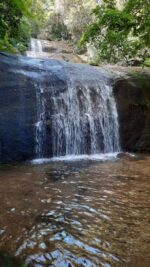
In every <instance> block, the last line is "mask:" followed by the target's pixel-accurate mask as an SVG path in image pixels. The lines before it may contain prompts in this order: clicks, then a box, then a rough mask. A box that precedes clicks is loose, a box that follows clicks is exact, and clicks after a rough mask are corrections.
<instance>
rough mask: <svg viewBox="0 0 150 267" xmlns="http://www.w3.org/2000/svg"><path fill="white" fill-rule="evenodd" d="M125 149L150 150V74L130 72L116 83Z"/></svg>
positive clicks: (123, 147) (122, 142) (122, 140)
mask: <svg viewBox="0 0 150 267" xmlns="http://www.w3.org/2000/svg"><path fill="white" fill-rule="evenodd" d="M114 92H115V96H116V101H117V108H118V113H119V124H120V138H121V145H122V149H123V150H124V151H133V152H150V74H148V73H146V74H144V73H143V74H140V73H136V74H132V75H131V74H130V75H129V76H128V77H126V78H122V79H120V80H118V81H117V82H116V83H115V86H114Z"/></svg>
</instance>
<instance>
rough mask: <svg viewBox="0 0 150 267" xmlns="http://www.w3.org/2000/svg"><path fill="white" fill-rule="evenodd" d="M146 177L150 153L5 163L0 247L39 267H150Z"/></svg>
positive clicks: (0, 173)
mask: <svg viewBox="0 0 150 267" xmlns="http://www.w3.org/2000/svg"><path fill="white" fill-rule="evenodd" d="M149 179H150V156H138V157H136V158H132V157H127V156H126V157H123V158H120V159H118V160H115V161H107V162H96V161H95V162H92V161H91V162H90V161H89V162H88V161H80V162H72V163H71V162H56V163H54V162H53V163H47V164H43V165H30V164H25V165H19V166H16V165H15V166H14V165H13V166H12V165H3V166H1V167H0V184H1V186H0V250H1V251H7V252H10V253H12V254H13V255H16V256H18V257H20V258H23V259H24V260H25V262H26V265H27V266H34V267H35V266H36V267H42V266H49V267H52V266H57V267H74V266H80V267H83V266H86V267H98V266H104V267H110V266H121V267H122V266H129V267H149V266H150V224H149V223H150V217H149V215H150V183H149ZM2 267H5V266H2Z"/></svg>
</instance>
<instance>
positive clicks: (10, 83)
mask: <svg viewBox="0 0 150 267" xmlns="http://www.w3.org/2000/svg"><path fill="white" fill-rule="evenodd" d="M53 65H54V69H53ZM60 68H61V67H60V64H58V63H57V64H56V62H55V61H52V62H49V63H46V62H44V61H42V60H34V59H33V60H32V59H29V58H26V57H16V56H8V55H6V54H3V53H0V162H1V163H7V162H15V161H24V160H30V159H33V158H34V156H35V123H36V122H37V101H36V90H37V87H39V86H42V87H43V88H44V90H45V93H46V91H48V90H50V83H51V81H53V84H55V83H57V84H58V89H60V90H64V82H63V78H62V77H58V75H57V71H58V72H59V69H60ZM49 69H51V71H50V70H49ZM60 76H61V75H60Z"/></svg>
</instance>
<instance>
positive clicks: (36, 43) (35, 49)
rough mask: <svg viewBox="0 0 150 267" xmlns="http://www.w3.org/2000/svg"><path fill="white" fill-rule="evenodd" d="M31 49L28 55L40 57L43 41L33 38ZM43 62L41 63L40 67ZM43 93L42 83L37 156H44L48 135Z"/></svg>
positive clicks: (39, 86)
mask: <svg viewBox="0 0 150 267" xmlns="http://www.w3.org/2000/svg"><path fill="white" fill-rule="evenodd" d="M30 49H31V51H28V52H27V56H33V57H35V58H38V55H39V53H42V42H41V40H40V39H34V38H32V39H31V42H30ZM40 67H41V64H39V69H40ZM42 94H43V88H42V86H41V85H40V84H38V85H37V89H36V101H37V122H36V123H35V126H36V130H35V144H36V145H35V155H36V158H43V157H44V151H43V148H44V141H45V136H46V129H45V99H44V98H43V97H41V96H42Z"/></svg>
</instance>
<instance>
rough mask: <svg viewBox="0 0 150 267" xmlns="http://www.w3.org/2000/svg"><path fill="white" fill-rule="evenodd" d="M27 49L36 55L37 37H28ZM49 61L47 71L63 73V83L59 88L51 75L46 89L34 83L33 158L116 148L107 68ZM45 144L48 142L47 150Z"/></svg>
mask: <svg viewBox="0 0 150 267" xmlns="http://www.w3.org/2000/svg"><path fill="white" fill-rule="evenodd" d="M31 49H32V50H34V53H36V55H37V57H38V53H39V52H40V53H41V52H42V44H40V40H36V39H32V41H31ZM52 62H53V64H52V68H51V69H50V70H49V72H50V74H51V75H52V73H54V74H53V75H52V77H53V76H57V75H58V76H59V77H61V76H63V77H65V83H66V87H65V88H64V89H63V90H59V83H58V85H57V83H54V82H53V78H52V80H51V81H49V83H50V84H49V88H48V90H47V89H45V88H42V87H41V86H40V85H39V86H37V94H36V96H37V121H38V122H37V123H36V158H43V157H48V156H49V157H59V156H66V155H91V154H99V153H113V152H118V151H120V144H119V125H118V115H117V108H116V103H115V99H114V96H113V91H112V81H111V77H110V75H109V74H108V73H107V71H104V70H103V69H99V68H94V67H91V66H88V65H84V64H71V63H66V62H58V61H52ZM48 139H49V142H48V141H47V140H48ZM45 144H46V145H48V144H49V145H50V146H51V149H50V151H51V153H50V154H48V153H46V152H45V151H46V150H47V149H45V148H44V147H45Z"/></svg>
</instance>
